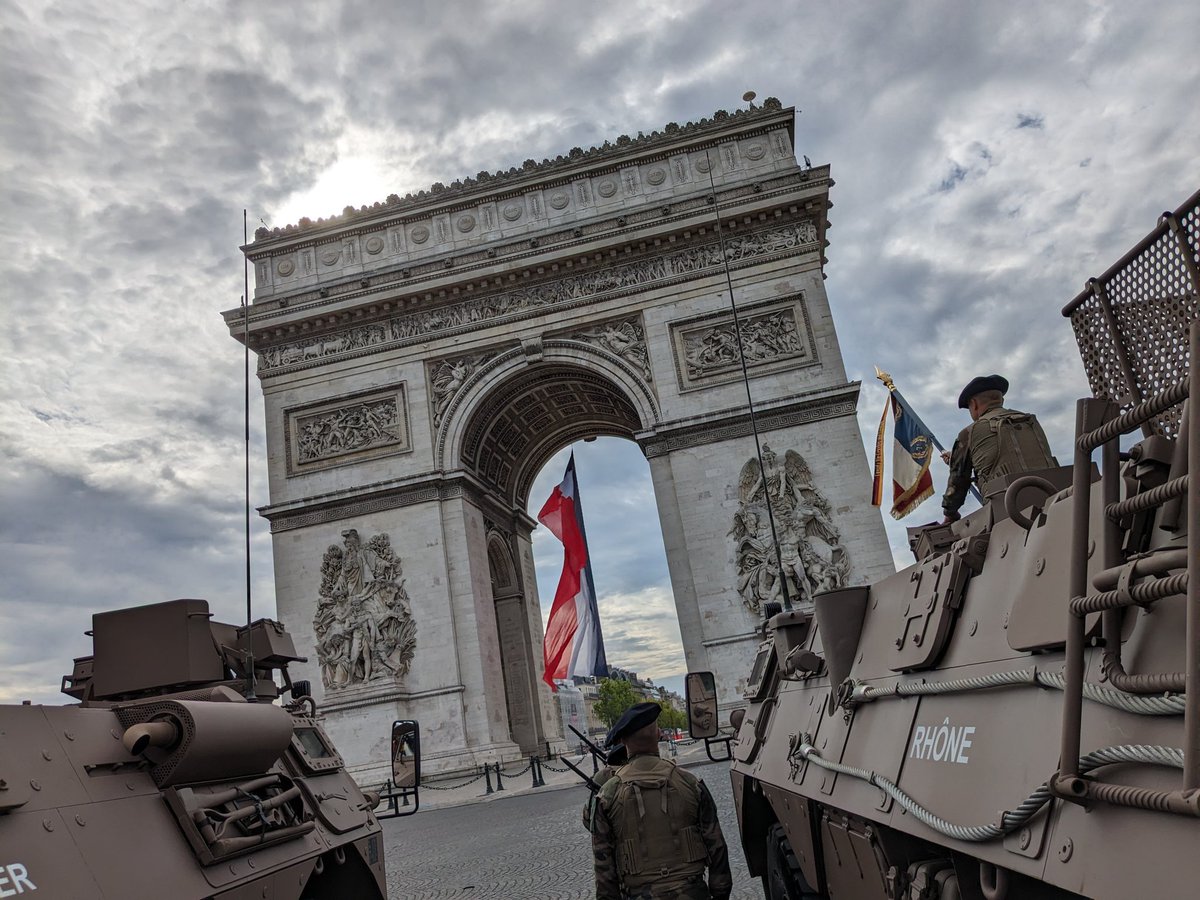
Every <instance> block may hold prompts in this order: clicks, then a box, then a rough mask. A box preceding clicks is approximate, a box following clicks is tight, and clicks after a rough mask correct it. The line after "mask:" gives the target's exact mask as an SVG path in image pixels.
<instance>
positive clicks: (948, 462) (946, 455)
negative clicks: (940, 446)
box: [942, 450, 950, 465]
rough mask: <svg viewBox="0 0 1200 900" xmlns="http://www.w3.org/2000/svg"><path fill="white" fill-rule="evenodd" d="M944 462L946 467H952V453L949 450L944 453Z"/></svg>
mask: <svg viewBox="0 0 1200 900" xmlns="http://www.w3.org/2000/svg"><path fill="white" fill-rule="evenodd" d="M942 462H944V463H945V464H946V465H950V451H949V450H943V451H942Z"/></svg>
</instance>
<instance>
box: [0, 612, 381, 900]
mask: <svg viewBox="0 0 1200 900" xmlns="http://www.w3.org/2000/svg"><path fill="white" fill-rule="evenodd" d="M89 634H91V636H92V642H93V651H94V653H93V655H92V656H88V657H83V658H80V659H76V660H75V667H74V671H73V672H72V673H71V674H70V675H67V676H64V678H63V692H64V693H66V694H68V695H69V696H71V697H73V698H75V699H76V700H78V701H80V702H79V703H78V704H77V705H67V706H32V705H22V706H0V897H16V896H24V895H25V894H29V895H31V898H32V900H36V898H38V897H44V898H52V897H55V898H57V897H62V898H71V900H84V898H93V897H95V898H121V900H128V898H139V897H147V898H149V897H171V898H179V900H186V898H197V900H199V898H209V897H214V898H217V897H219V898H222V900H249V898H264V897H266V898H271V900H296V898H305V900H336V898H347V897H354V898H367V900H369V898H383V897H384V896H385V895H386V890H385V886H384V867H383V842H382V836H381V831H380V826H379V823H378V822H377V821H376V819H375V816H374V815H373V813H372V812H371V810H372V808H373V807H374V806H375V804H376V803H377V802H378V798H377V797H374V796H370V795H364V794H363V793H362V792H361V791H360V790H359V788H358V786H357V785H356V784H355V783H354V781H353V780H352V779H351V778H350V776H349V774H348V773H347V772H346V770H345V768H344V766H343V764H342V759H341V757H340V756H338V753H337V751H336V750H335V749H334V747H333V745H332V744H331V743H330V741H329V738H328V737H327V736H326V734H325V732H324V731H323V730H322V728H321V725H320V723H319V722H318V721H317V719H316V709H315V705H314V702H313V700H312V698H311V697H309V696H307V694H308V686H307V684H306V683H304V682H301V681H295V682H293V681H291V680H290V679H289V677H288V674H287V666H288V664H289V663H291V662H293V661H296V660H299V659H300V657H298V656H297V655H296V650H295V647H294V645H293V643H292V639H291V637H290V636H289V635H288V634H287V632H285V631H284V629H283V626H281V625H280V624H279V623H278V622H273V621H271V620H268V619H260V620H258V621H256V622H253V623H252V624H250V625H247V626H243V627H237V626H234V625H226V624H223V623H220V622H215V621H211V619H210V613H209V610H208V604H207V603H206V602H205V601H203V600H174V601H171V602H168V603H159V604H154V605H151V606H142V607H135V608H132V609H123V610H117V611H114V612H105V613H98V614H96V615H95V616H93V618H92V631H91V632H89ZM275 672H278V673H279V677H280V680H281V681H282V687H278V686H277V685H276V681H275ZM275 701H279V702H278V703H277V702H275Z"/></svg>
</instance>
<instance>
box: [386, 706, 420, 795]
mask: <svg viewBox="0 0 1200 900" xmlns="http://www.w3.org/2000/svg"><path fill="white" fill-rule="evenodd" d="M392 784H393V785H395V786H396V787H397V788H398V789H400V790H405V789H409V788H416V787H418V786H420V784H421V730H420V727H419V726H418V725H417V723H416V722H415V721H413V720H412V719H400V720H398V721H396V722H393V723H392Z"/></svg>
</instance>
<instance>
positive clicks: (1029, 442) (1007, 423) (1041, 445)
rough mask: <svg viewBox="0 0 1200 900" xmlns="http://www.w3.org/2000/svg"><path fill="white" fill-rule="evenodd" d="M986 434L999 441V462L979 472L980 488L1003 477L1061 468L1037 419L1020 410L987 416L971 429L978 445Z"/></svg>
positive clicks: (972, 438) (973, 441) (973, 442)
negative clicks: (987, 482)
mask: <svg viewBox="0 0 1200 900" xmlns="http://www.w3.org/2000/svg"><path fill="white" fill-rule="evenodd" d="M983 434H990V435H991V436H992V437H994V438H995V439H996V444H997V446H996V462H995V464H994V465H992V467H991V468H990V469H988V470H987V471H980V470H978V469H977V470H976V476H977V480H978V482H979V484H981V485H982V484H983V483H984V482H985V481H988V480H989V479H992V478H999V477H1000V476H1001V475H1019V474H1021V473H1023V472H1032V471H1035V470H1037V469H1050V468H1054V467H1055V466H1057V465H1058V460H1056V459H1055V458H1054V456H1053V454H1051V453H1050V445H1049V444H1047V443H1046V435H1045V433H1044V432H1043V431H1042V427H1041V426H1040V425H1039V424H1038V421H1037V417H1036V416H1033V415H1031V414H1030V413H1023V412H1017V411H1016V410H1008V409H1006V410H1003V411H1001V412H999V413H997V414H995V415H986V414H985V415H984V416H982V417H980V418H979V420H978V421H976V422H975V424H974V425H973V426H972V427H971V443H972V445H975V444H976V442H977V441H979V439H980V437H981V436H982V435H983Z"/></svg>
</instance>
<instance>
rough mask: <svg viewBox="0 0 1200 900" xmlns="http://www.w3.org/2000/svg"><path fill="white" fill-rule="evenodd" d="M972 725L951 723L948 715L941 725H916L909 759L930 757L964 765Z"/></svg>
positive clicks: (971, 733)
mask: <svg viewBox="0 0 1200 900" xmlns="http://www.w3.org/2000/svg"><path fill="white" fill-rule="evenodd" d="M974 733H975V726H974V725H951V724H950V719H949V717H947V718H945V719H942V724H941V725H918V726H917V727H916V728H914V729H913V739H912V747H911V748H910V749H909V751H908V756H909V759H932V760H934V761H936V762H953V763H962V764H963V765H966V764H967V763H968V762H970V761H971V760H970V757H969V756H967V751H968V750H970V749H971V735H973V734H974Z"/></svg>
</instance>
